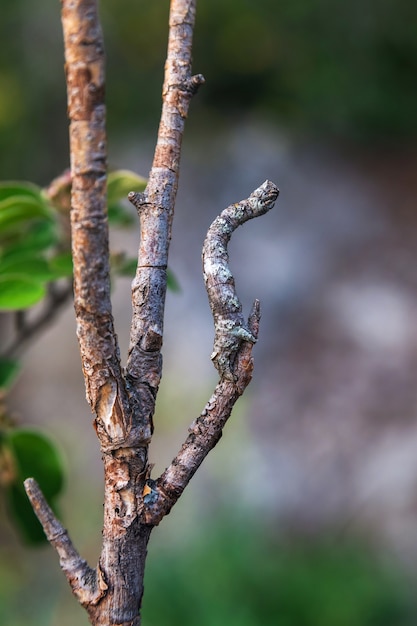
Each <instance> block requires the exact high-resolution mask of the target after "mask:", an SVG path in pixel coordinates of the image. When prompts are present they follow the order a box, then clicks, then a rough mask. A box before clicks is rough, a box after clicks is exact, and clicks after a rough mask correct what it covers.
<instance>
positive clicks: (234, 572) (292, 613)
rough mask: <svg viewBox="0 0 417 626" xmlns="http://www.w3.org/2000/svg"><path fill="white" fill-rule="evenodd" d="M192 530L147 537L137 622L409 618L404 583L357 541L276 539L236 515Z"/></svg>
mask: <svg viewBox="0 0 417 626" xmlns="http://www.w3.org/2000/svg"><path fill="white" fill-rule="evenodd" d="M200 530H201V535H200V539H199V540H195V539H194V540H191V541H190V542H187V543H182V542H181V543H179V544H176V545H170V546H169V547H168V546H167V545H164V544H163V543H162V546H161V545H160V544H159V543H158V542H157V541H155V540H154V542H151V545H150V553H151V554H150V558H149V563H148V566H147V568H148V569H147V573H146V576H145V595H144V605H143V623H144V626H159V625H161V624H163V625H164V626H180V625H181V626H186V625H187V624H190V625H191V624H199V625H200V626H224V624H227V625H228V626H254V625H255V624H262V626H406V625H409V626H411V625H414V624H415V623H416V618H417V613H416V603H415V601H414V600H413V594H412V590H411V587H408V586H407V583H406V581H405V579H404V578H403V577H401V576H400V575H399V574H398V573H396V572H395V571H394V569H393V568H392V567H391V568H390V569H389V570H388V569H387V568H386V567H385V566H383V565H382V564H381V563H380V562H378V560H377V559H376V558H375V557H374V556H373V555H372V552H371V551H370V549H369V548H366V546H364V545H362V544H361V543H359V542H358V543H356V544H355V543H352V544H345V543H343V542H336V541H330V540H328V539H326V538H324V537H323V538H316V539H313V540H310V541H309V540H306V539H305V538H304V539H303V538H299V537H298V538H297V537H292V538H287V539H285V540H282V539H281V540H278V539H277V538H276V537H274V536H273V535H271V534H270V533H268V532H265V530H262V529H261V528H260V527H259V525H257V527H250V525H248V526H244V525H243V524H242V521H240V522H238V523H236V525H235V527H233V526H232V525H231V523H230V522H229V523H228V524H226V526H225V527H222V526H219V525H217V524H216V523H215V524H214V525H213V526H211V527H209V526H208V525H205V527H204V528H201V529H200ZM155 553H158V554H155ZM391 565H392V564H391Z"/></svg>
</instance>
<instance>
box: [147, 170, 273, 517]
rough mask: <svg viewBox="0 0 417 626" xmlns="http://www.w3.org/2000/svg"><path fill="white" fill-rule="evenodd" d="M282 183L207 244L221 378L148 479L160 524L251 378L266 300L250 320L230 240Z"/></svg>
mask: <svg viewBox="0 0 417 626" xmlns="http://www.w3.org/2000/svg"><path fill="white" fill-rule="evenodd" d="M277 197H278V189H277V187H276V186H275V185H274V184H273V183H271V182H270V181H265V183H264V184H263V185H261V186H260V187H259V188H258V189H256V190H255V191H254V192H253V193H252V194H251V195H250V196H249V198H248V199H247V200H242V201H241V202H239V203H237V204H232V205H231V206H229V207H228V208H227V209H225V210H224V211H222V213H221V214H220V215H219V217H217V218H216V219H215V220H214V222H213V223H212V225H211V226H210V228H209V230H208V233H207V237H206V240H205V242H204V247H203V270H204V278H205V282H206V288H207V294H208V298H209V303H210V307H211V310H212V314H213V318H214V325H215V340H214V348H213V354H212V360H213V362H214V364H215V366H216V368H217V369H218V371H219V374H220V382H219V383H218V385H217V386H216V388H215V390H214V393H213V395H212V396H211V398H210V400H209V401H208V403H207V404H206V406H205V408H204V409H203V411H202V413H201V414H200V416H199V417H198V418H197V419H196V420H195V421H194V422H193V424H192V425H191V426H190V429H189V435H188V437H187V439H186V440H185V442H184V444H183V446H182V448H181V450H180V451H179V453H178V454H177V456H176V457H175V458H174V460H173V461H172V463H171V465H170V466H169V467H168V468H167V469H166V470H165V471H164V472H163V474H162V475H161V476H160V477H159V478H158V479H157V480H156V481H154V480H152V479H148V480H147V483H146V487H145V496H144V504H145V511H144V519H145V521H146V523H148V524H150V525H157V524H159V522H160V521H161V519H162V518H163V517H164V516H165V515H167V514H168V513H169V512H170V510H171V508H172V507H173V506H174V504H175V503H176V502H177V500H178V498H179V497H180V496H181V494H182V493H183V491H184V489H185V487H186V486H187V484H188V483H189V481H190V480H191V478H192V477H193V476H194V474H195V472H196V471H197V469H198V468H199V466H200V465H201V463H202V462H203V460H204V459H205V457H206V456H207V455H208V453H209V452H210V450H212V449H213V448H214V446H215V445H216V444H217V442H218V441H219V440H220V437H221V435H222V431H223V428H224V425H225V424H226V422H227V420H228V419H229V417H230V415H231V412H232V409H233V407H234V405H235V403H236V401H237V399H238V398H239V396H241V395H242V393H243V392H244V390H245V389H246V387H247V386H248V384H249V383H250V381H251V378H252V371H253V358H252V347H253V344H254V343H255V342H256V340H257V338H258V331H259V320H260V305H259V301H258V300H255V302H254V304H253V307H252V311H251V313H250V315H249V318H248V321H247V322H245V320H244V318H243V315H242V305H241V303H240V301H239V298H238V297H237V294H236V291H235V284H234V279H233V275H232V273H231V271H230V269H229V266H228V260H229V257H228V252H227V244H228V242H229V240H230V237H231V235H232V233H233V231H234V230H235V229H236V228H237V227H238V226H240V225H241V224H243V223H244V222H246V221H247V220H249V219H252V218H254V217H257V216H259V215H263V214H264V213H266V212H267V211H269V210H270V209H271V208H272V207H273V206H274V204H275V200H276V199H277Z"/></svg>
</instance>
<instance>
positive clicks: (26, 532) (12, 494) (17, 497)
mask: <svg viewBox="0 0 417 626" xmlns="http://www.w3.org/2000/svg"><path fill="white" fill-rule="evenodd" d="M5 492H6V499H7V508H8V510H9V513H10V515H11V516H12V517H13V519H14V521H15V523H16V527H17V528H18V529H19V531H20V533H21V535H22V538H23V539H24V540H25V541H26V542H27V543H29V544H34V545H36V544H42V543H46V541H47V539H46V537H45V533H44V532H43V528H42V526H41V525H40V523H39V520H38V518H37V517H36V515H35V513H34V512H33V509H32V505H31V504H30V502H29V500H28V497H27V495H26V492H25V490H24V488H23V486H22V487H20V486H19V485H16V484H12V485H9V486H8V487H7V488H6V489H5ZM49 505H50V506H52V503H51V502H49ZM52 508H55V507H52Z"/></svg>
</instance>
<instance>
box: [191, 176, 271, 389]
mask: <svg viewBox="0 0 417 626" xmlns="http://www.w3.org/2000/svg"><path fill="white" fill-rule="evenodd" d="M278 193H279V190H278V188H277V187H276V185H274V183H271V181H269V180H266V181H265V182H264V183H263V185H261V186H260V187H258V189H255V191H254V192H253V193H251V195H250V196H249V198H248V199H247V200H242V201H241V202H238V203H237V204H231V205H230V206H228V207H227V209H224V211H222V212H221V213H220V215H219V216H218V217H216V219H215V220H214V222H213V223H212V224H211V226H210V228H209V230H208V232H207V236H206V239H205V241H204V246H203V275H204V281H205V284H206V289H207V294H208V299H209V303H210V308H211V312H212V314H213V318H214V330H215V337H214V345H213V352H212V355H211V359H212V361H213V363H214V366H215V367H216V369H217V370H218V372H219V374H220V377H221V378H223V377H224V378H228V379H230V380H234V379H235V374H234V373H233V370H234V360H235V357H236V353H237V351H238V349H239V346H240V345H241V344H242V342H243V341H249V342H251V343H255V341H256V339H255V337H254V335H253V333H252V332H251V331H250V330H249V328H248V325H247V323H246V322H245V320H244V317H243V315H242V305H241V303H240V300H239V298H238V296H237V293H236V289H235V281H234V278H233V275H232V272H231V271H230V269H229V265H228V263H229V255H228V252H227V244H228V243H229V241H230V237H231V236H232V233H233V231H235V230H236V228H237V227H238V226H240V225H241V224H244V223H245V222H247V221H248V220H250V219H253V218H254V217H258V216H259V215H264V213H266V212H267V211H269V210H270V209H272V207H273V206H274V204H275V200H276V199H277V197H278Z"/></svg>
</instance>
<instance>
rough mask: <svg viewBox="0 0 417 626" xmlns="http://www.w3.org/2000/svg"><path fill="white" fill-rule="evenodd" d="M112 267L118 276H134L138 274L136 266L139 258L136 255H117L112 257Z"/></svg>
mask: <svg viewBox="0 0 417 626" xmlns="http://www.w3.org/2000/svg"><path fill="white" fill-rule="evenodd" d="M112 261H113V263H112V269H113V270H114V271H115V273H116V274H117V275H118V276H126V277H127V278H133V277H134V275H135V274H136V267H137V264H138V260H137V258H136V257H128V258H126V257H125V256H124V255H121V256H120V257H119V256H118V255H116V256H115V257H113V258H112Z"/></svg>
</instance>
